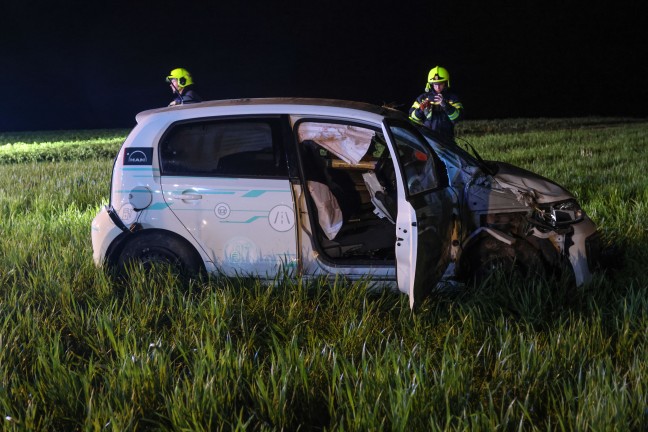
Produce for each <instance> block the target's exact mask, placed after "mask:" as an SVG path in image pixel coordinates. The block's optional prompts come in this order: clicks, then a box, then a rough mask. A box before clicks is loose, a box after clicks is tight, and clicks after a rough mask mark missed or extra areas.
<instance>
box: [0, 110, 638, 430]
mask: <svg viewBox="0 0 648 432" xmlns="http://www.w3.org/2000/svg"><path fill="white" fill-rule="evenodd" d="M125 134H126V131H71V132H42V133H36V132H35V133H14V134H0V216H1V217H0V414H1V418H0V429H2V430H115V431H122V430H192V431H200V430H232V429H252V430H276V429H284V430H296V429H299V428H301V429H302V430H339V429H344V430H432V431H434V430H439V431H442V430H495V429H498V430H540V431H545V430H595V431H600V430H645V428H646V425H648V379H647V378H646V376H648V275H647V274H646V264H647V263H648V231H647V230H648V208H647V206H648V175H647V172H648V162H647V159H648V158H647V157H646V156H647V150H646V146H647V145H648V121H629V120H627V119H563V120H555V119H553V120H552V119H535V120H527V119H519V120H506V121H504V120H501V121H489V122H465V123H464V124H462V125H461V128H460V129H459V131H458V136H459V138H460V141H461V140H467V141H469V142H470V143H472V144H473V145H474V146H475V147H476V148H477V149H478V150H479V151H480V153H481V154H482V156H483V157H484V158H486V159H497V160H504V161H507V162H511V163H514V164H517V165H520V166H522V167H524V168H527V169H531V170H533V171H536V172H538V173H540V174H542V175H544V176H546V177H549V178H552V179H554V180H556V181H558V182H559V183H561V184H563V185H564V186H565V187H567V188H568V189H569V190H571V191H572V192H573V193H574V194H575V195H576V196H577V197H578V198H579V200H580V201H581V204H582V205H583V208H584V209H585V210H586V211H587V212H588V214H589V215H590V216H591V217H592V218H593V219H594V220H595V221H596V222H597V223H598V224H599V226H600V229H601V231H602V232H603V235H604V238H605V240H606V241H607V242H609V243H614V244H616V245H619V246H620V247H621V248H622V249H623V250H624V251H625V253H624V260H623V262H622V265H621V266H620V268H619V269H617V270H616V271H614V272H609V273H607V274H603V275H600V276H598V277H597V278H596V279H595V280H594V281H593V282H592V283H591V284H589V285H587V286H584V287H581V288H573V287H570V286H569V285H568V284H567V283H566V282H563V281H556V282H554V283H552V284H549V283H547V282H543V281H540V280H538V281H534V280H528V281H525V282H519V281H517V282H516V281H510V280H507V279H506V278H505V277H504V276H502V277H499V278H495V279H492V280H489V281H488V282H487V283H486V284H484V285H482V286H480V287H478V288H475V289H471V290H467V291H465V292H462V293H459V294H453V295H450V294H437V295H435V296H433V297H431V298H430V299H428V300H427V301H426V302H425V303H424V304H423V306H422V307H421V309H420V310H419V311H417V313H415V314H412V313H411V312H410V310H409V307H408V299H407V297H406V296H403V295H400V294H396V293H390V292H386V293H378V294H375V293H374V294H371V293H368V292H367V285H368V283H367V282H366V281H364V282H358V283H348V282H345V281H343V280H339V281H335V282H327V281H324V280H322V281H314V282H308V283H306V282H303V281H290V280H278V281H277V283H276V284H275V286H274V287H268V286H266V285H262V284H260V283H258V282H256V281H249V280H247V281H243V280H234V279H212V280H210V281H208V282H204V283H194V284H192V285H190V286H185V285H183V284H181V283H179V282H178V281H177V280H175V279H174V277H173V276H172V275H170V274H165V273H163V272H159V273H157V274H154V275H152V276H146V275H143V274H141V273H138V272H136V271H135V272H133V274H132V275H131V279H130V282H128V283H117V282H114V281H112V280H111V279H109V278H108V277H107V276H106V275H105V274H104V273H103V272H102V271H101V270H99V269H97V268H96V267H95V266H94V264H93V262H92V258H91V257H92V248H91V244H90V222H91V220H92V218H93V217H94V216H95V214H96V213H97V211H98V210H99V208H100V206H101V205H102V204H105V203H106V202H107V199H108V193H109V182H110V176H111V168H112V158H113V156H114V155H115V154H116V152H117V150H118V148H119V146H120V143H121V141H122V140H123V138H124V136H125Z"/></svg>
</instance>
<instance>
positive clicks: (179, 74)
mask: <svg viewBox="0 0 648 432" xmlns="http://www.w3.org/2000/svg"><path fill="white" fill-rule="evenodd" d="M166 81H167V82H168V83H169V85H170V86H171V91H172V92H173V95H174V96H175V99H174V100H172V101H171V103H170V104H169V106H174V105H184V104H190V103H196V102H202V99H201V97H200V96H198V94H197V93H196V92H195V91H194V89H193V79H191V74H190V73H189V71H188V70H187V69H183V68H177V69H173V70H172V71H171V73H170V74H169V76H168V77H167V78H166Z"/></svg>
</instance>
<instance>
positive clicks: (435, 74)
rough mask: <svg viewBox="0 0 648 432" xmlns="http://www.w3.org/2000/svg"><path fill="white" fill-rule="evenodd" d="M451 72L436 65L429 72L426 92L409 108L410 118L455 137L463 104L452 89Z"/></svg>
mask: <svg viewBox="0 0 648 432" xmlns="http://www.w3.org/2000/svg"><path fill="white" fill-rule="evenodd" d="M449 88H450V74H449V73H448V71H447V70H446V69H445V68H443V67H441V66H435V67H433V68H432V69H431V70H430V72H429V73H428V81H427V84H426V86H425V93H423V94H421V95H420V96H419V97H417V98H416V100H415V101H414V103H413V104H412V107H411V108H410V110H409V116H410V119H412V120H413V121H415V122H416V123H419V124H422V125H423V126H426V127H428V128H430V129H432V130H435V131H437V132H439V133H441V134H442V135H445V136H447V137H450V138H454V125H455V123H457V122H458V121H459V120H460V119H461V117H462V114H463V105H462V104H461V102H459V99H458V98H457V96H456V95H455V94H454V93H452V92H451V91H450V90H448V89H449Z"/></svg>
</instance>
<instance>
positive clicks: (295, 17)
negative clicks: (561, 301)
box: [0, 0, 648, 132]
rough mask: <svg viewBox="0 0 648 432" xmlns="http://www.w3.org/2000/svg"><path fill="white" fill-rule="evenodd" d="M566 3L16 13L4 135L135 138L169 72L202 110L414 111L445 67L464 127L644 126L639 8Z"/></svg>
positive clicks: (161, 101) (23, 8)
mask: <svg viewBox="0 0 648 432" xmlns="http://www.w3.org/2000/svg"><path fill="white" fill-rule="evenodd" d="M566 3H570V2H565V1H562V2H558V1H543V2H539V1H524V0H518V1H502V2H483V1H464V2H453V1H446V2H441V1H437V0H434V1H429V0H428V1H417V0H414V1H394V0H391V1H382V0H375V1H372V2H369V1H366V0H363V1H356V0H345V1H338V0H336V1H333V0H330V1H328V0H320V1H317V2H308V1H292V0H285V1H271V0H266V1H263V2H262V1H252V0H249V1H242V0H226V1H223V0H211V1H206V0H204V1H184V2H183V1H175V2H168V1H162V0H161V1H156V2H151V1H137V0H132V1H129V2H122V1H113V2H94V1H87V0H85V1H68V2H62V3H52V2H39V1H30V0H23V1H21V2H9V3H8V4H6V5H3V9H4V10H3V16H4V20H3V21H4V22H3V28H2V30H1V37H0V61H1V62H2V68H1V69H0V70H2V74H3V80H2V81H3V90H4V95H3V97H2V98H1V99H0V132H2V131H18V130H49V129H94V128H122V127H125V128H128V127H131V126H133V125H134V122H135V120H134V116H135V114H137V113H138V112H139V111H142V110H145V109H149V108H153V107H160V106H165V105H166V104H168V102H169V101H170V100H171V93H170V90H169V88H168V86H167V84H166V83H165V82H164V77H165V76H166V75H168V73H169V72H170V70H171V69H173V68H176V67H185V68H187V69H189V70H190V71H191V73H192V75H193V77H194V80H195V82H196V90H197V91H198V93H200V94H201V95H202V96H203V98H205V99H229V98H239V97H268V96H303V97H327V98H339V99H350V100H360V101H366V102H372V103H377V104H382V103H393V104H395V105H396V106H397V107H398V108H400V109H402V110H406V109H407V108H408V107H409V106H410V104H411V103H412V101H413V99H414V98H415V97H416V96H418V94H419V93H421V92H422V91H423V88H424V86H425V80H426V77H427V72H428V70H429V69H430V68H431V67H433V66H435V65H436V64H441V65H443V66H445V67H446V68H447V69H448V70H449V71H450V74H451V83H452V88H453V90H455V91H456V93H457V94H459V96H460V97H461V99H462V102H463V103H464V106H465V108H466V111H465V113H466V118H467V119H486V118H503V117H537V116H543V117H568V116H590V115H605V116H632V117H643V118H645V117H647V116H648V103H646V101H647V100H648V85H647V84H646V79H647V78H646V77H648V67H646V65H645V64H644V63H645V62H646V60H647V59H648V55H647V54H648V48H647V47H648V44H647V43H646V42H647V41H648V38H647V37H646V31H645V30H643V28H644V27H645V23H644V20H645V19H644V15H643V14H642V13H640V11H639V7H640V5H641V2H634V3H633V5H624V3H623V2H612V3H608V4H607V5H600V6H598V2H593V3H591V4H588V2H582V3H583V5H580V6H574V5H571V6H565V4H566ZM573 3H575V2H573ZM9 17H11V18H9Z"/></svg>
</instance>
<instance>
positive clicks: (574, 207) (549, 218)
mask: <svg viewBox="0 0 648 432" xmlns="http://www.w3.org/2000/svg"><path fill="white" fill-rule="evenodd" d="M584 217H585V212H584V211H583V210H582V209H581V208H580V206H579V205H578V203H577V202H576V201H575V200H569V201H563V202H559V203H551V204H540V205H538V206H537V207H536V208H535V212H534V215H533V218H534V219H535V220H537V221H539V222H542V223H544V224H546V225H549V226H552V227H554V228H556V227H561V226H565V225H569V224H573V223H576V222H579V221H581V220H583V218H584Z"/></svg>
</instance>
